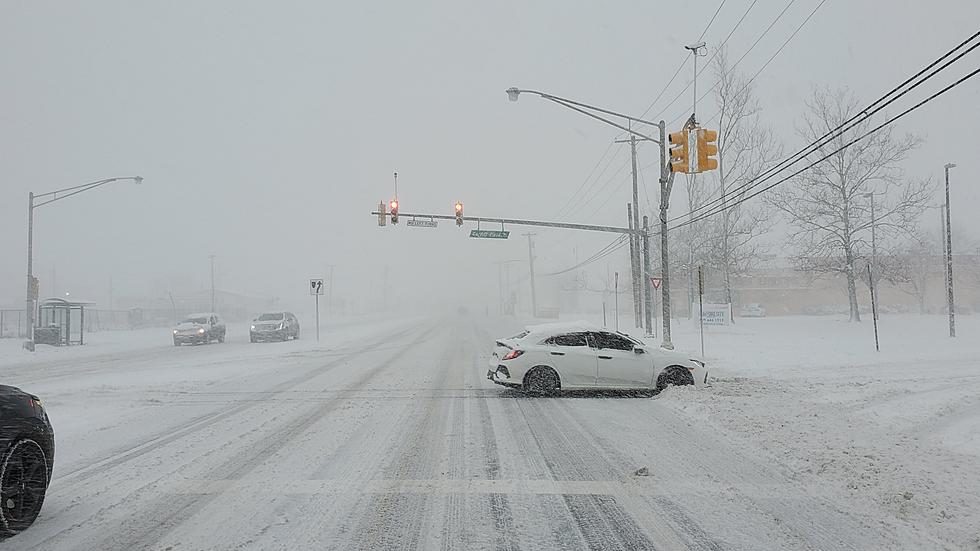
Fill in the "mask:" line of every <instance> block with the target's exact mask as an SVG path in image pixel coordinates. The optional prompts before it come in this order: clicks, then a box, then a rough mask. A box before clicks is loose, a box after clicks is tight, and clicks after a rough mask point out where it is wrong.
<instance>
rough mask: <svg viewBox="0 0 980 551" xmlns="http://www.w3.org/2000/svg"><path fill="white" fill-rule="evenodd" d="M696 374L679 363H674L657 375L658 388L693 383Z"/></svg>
mask: <svg viewBox="0 0 980 551" xmlns="http://www.w3.org/2000/svg"><path fill="white" fill-rule="evenodd" d="M693 384H694V375H692V374H691V372H690V371H688V370H687V369H684V368H683V367H681V366H679V365H672V366H670V367H668V368H667V369H665V370H663V372H661V373H660V376H659V377H657V390H658V391H660V390H663V389H665V388H667V387H668V386H671V385H673V386H684V385H693Z"/></svg>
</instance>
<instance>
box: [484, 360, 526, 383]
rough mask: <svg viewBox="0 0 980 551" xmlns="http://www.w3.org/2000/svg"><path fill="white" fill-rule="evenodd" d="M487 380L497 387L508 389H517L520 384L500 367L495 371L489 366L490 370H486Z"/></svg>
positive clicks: (504, 368) (505, 369)
mask: <svg viewBox="0 0 980 551" xmlns="http://www.w3.org/2000/svg"><path fill="white" fill-rule="evenodd" d="M487 379H490V380H491V381H493V382H495V383H497V384H498V385H502V386H506V387H510V388H519V387H520V386H521V383H520V382H516V381H514V380H512V379H511V378H510V372H509V371H507V368H506V367H504V366H502V365H498V366H497V368H496V369H493V366H491V369H488V370H487Z"/></svg>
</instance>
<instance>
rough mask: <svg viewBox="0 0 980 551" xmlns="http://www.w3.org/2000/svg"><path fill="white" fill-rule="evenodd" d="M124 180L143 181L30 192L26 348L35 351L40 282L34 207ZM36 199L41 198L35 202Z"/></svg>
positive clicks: (102, 183)
mask: <svg viewBox="0 0 980 551" xmlns="http://www.w3.org/2000/svg"><path fill="white" fill-rule="evenodd" d="M122 180H132V181H133V182H136V183H137V184H141V183H143V177H142V176H121V177H118V178H106V179H105V180H98V181H96V182H90V183H88V184H82V185H80V186H73V187H68V188H64V189H59V190H56V191H49V192H47V193H39V194H35V193H34V192H33V191H32V192H30V193H28V208H27V305H26V310H27V342H26V343H24V348H26V349H28V350H30V351H31V352H33V351H34V301H35V300H37V292H38V284H37V280H36V279H35V278H34V209H36V208H38V207H43V206H44V205H50V204H51V203H54V202H55V201H60V200H62V199H67V198H69V197H71V196H72V195H78V194H79V193H83V192H86V191H89V190H92V189H95V188H97V187H101V186H104V185H106V184H109V183H112V182H119V181H122ZM35 200H40V201H38V202H35Z"/></svg>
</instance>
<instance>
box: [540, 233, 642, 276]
mask: <svg viewBox="0 0 980 551" xmlns="http://www.w3.org/2000/svg"><path fill="white" fill-rule="evenodd" d="M627 240H628V237H627V236H625V235H621V236H619V237H617V238H616V239H613V240H612V242H610V243H609V244H608V245H606V246H605V247H603V248H601V249H599V250H598V251H597V252H596V253H595V254H593V255H592V256H590V257H589V258H587V259H585V260H583V261H582V262H579V263H578V264H575V265H574V266H570V267H568V268H565V269H564V270H558V271H556V272H550V273H546V274H541V276H542V277H544V276H556V275H561V274H565V273H568V272H571V271H573V270H577V269H579V268H581V267H583V266H587V265H589V264H592V263H593V262H597V261H599V260H601V259H603V258H605V257H607V256H609V255H610V254H612V253H614V252H616V251H618V250H619V249H621V248H623V246H624V245H626V243H627Z"/></svg>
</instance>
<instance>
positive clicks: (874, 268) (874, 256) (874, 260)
mask: <svg viewBox="0 0 980 551" xmlns="http://www.w3.org/2000/svg"><path fill="white" fill-rule="evenodd" d="M861 196H862V197H864V198H865V199H870V200H871V272H872V275H871V276H870V277H871V278H877V277H878V242H877V240H876V239H875V226H877V225H878V224H877V220H875V193H874V192H873V191H872V192H870V193H862V194H861ZM869 284H870V285H871V292H872V293H873V294H874V297H873V298H874V301H875V302H876V303H878V304H880V302H878V286H877V285H875V282H873V281H869ZM872 315H873V316H874V318H875V319H878V312H877V311H875V312H874V313H873V314H872Z"/></svg>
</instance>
